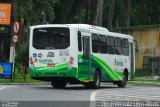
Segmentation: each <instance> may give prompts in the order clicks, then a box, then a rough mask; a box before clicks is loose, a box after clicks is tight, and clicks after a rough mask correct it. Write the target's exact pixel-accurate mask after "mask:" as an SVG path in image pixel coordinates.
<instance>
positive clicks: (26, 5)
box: [12, 0, 160, 27]
mask: <svg viewBox="0 0 160 107" xmlns="http://www.w3.org/2000/svg"><path fill="white" fill-rule="evenodd" d="M100 1H102V0H100ZM103 1H104V2H103V4H102V5H98V4H99V2H98V1H97V0H12V4H13V10H14V12H13V16H14V20H16V19H20V20H21V21H22V22H23V25H24V26H26V27H28V26H30V25H35V24H44V23H86V24H97V21H98V20H99V19H98V18H97V15H98V12H99V11H98V10H102V11H103V19H102V18H100V19H102V26H104V27H108V26H111V27H116V26H120V27H126V26H141V25H153V24H159V23H160V14H159V13H160V6H159V5H160V2H159V0H115V2H112V1H113V0H103ZM112 5H113V6H112ZM100 21H101V20H100ZM108 23H109V24H110V25H108Z"/></svg>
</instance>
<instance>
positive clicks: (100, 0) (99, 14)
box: [96, 0, 103, 26]
mask: <svg viewBox="0 0 160 107" xmlns="http://www.w3.org/2000/svg"><path fill="white" fill-rule="evenodd" d="M102 20H103V0H98V3H97V15H96V25H97V26H102Z"/></svg>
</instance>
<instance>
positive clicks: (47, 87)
mask: <svg viewBox="0 0 160 107" xmlns="http://www.w3.org/2000/svg"><path fill="white" fill-rule="evenodd" d="M32 88H34V89H48V90H57V89H56V88H53V87H52V86H50V85H44V86H36V87H32ZM113 88H118V87H117V86H115V85H108V86H107V85H105V86H104V85H103V86H101V87H100V88H98V89H91V88H86V87H84V86H83V85H67V86H66V87H65V88H64V89H58V90H101V89H113Z"/></svg>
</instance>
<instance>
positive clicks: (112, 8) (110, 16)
mask: <svg viewBox="0 0 160 107" xmlns="http://www.w3.org/2000/svg"><path fill="white" fill-rule="evenodd" d="M115 3H116V0H110V3H109V4H110V6H109V13H108V24H107V25H108V29H111V28H112V23H113V18H114V17H113V16H114V12H115Z"/></svg>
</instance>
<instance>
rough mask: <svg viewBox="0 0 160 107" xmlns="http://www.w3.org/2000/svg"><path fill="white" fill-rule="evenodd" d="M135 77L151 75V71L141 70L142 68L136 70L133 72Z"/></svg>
mask: <svg viewBox="0 0 160 107" xmlns="http://www.w3.org/2000/svg"><path fill="white" fill-rule="evenodd" d="M134 76H135V77H145V76H152V74H151V72H149V71H143V70H138V69H137V70H136V71H135V74H134Z"/></svg>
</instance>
